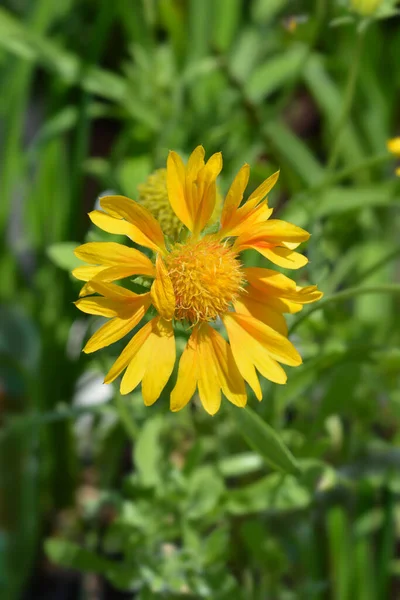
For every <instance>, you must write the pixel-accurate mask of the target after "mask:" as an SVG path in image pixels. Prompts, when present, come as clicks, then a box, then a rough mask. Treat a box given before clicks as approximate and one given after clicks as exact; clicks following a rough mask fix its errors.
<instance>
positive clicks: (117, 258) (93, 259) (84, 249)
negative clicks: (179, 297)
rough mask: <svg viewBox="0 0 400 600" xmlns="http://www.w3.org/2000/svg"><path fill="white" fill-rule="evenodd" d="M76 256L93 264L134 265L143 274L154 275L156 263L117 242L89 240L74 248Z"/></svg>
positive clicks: (137, 251)
mask: <svg viewBox="0 0 400 600" xmlns="http://www.w3.org/2000/svg"><path fill="white" fill-rule="evenodd" d="M74 253H75V256H77V257H78V258H79V259H80V260H83V261H85V262H87V263H89V264H92V265H109V266H113V265H115V266H123V265H126V266H134V267H136V268H138V269H140V270H139V271H138V273H140V274H141V275H149V276H150V277H152V276H154V265H153V263H152V262H151V260H150V259H149V258H148V257H147V256H146V255H145V254H143V253H142V252H140V251H139V250H136V249H135V248H129V247H128V246H124V245H123V244H117V243H116V242H89V243H87V244H82V246H79V247H78V248H75V250H74Z"/></svg>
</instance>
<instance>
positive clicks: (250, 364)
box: [223, 313, 287, 400]
mask: <svg viewBox="0 0 400 600" xmlns="http://www.w3.org/2000/svg"><path fill="white" fill-rule="evenodd" d="M246 318H247V319H252V317H244V316H243V315H239V314H234V313H231V314H229V315H225V317H224V318H223V321H224V323H225V327H226V329H227V331H228V337H229V341H230V343H231V348H232V352H233V355H234V357H235V360H236V363H237V365H238V367H239V370H240V372H241V374H242V376H243V377H244V378H245V379H246V381H247V382H248V383H249V385H250V386H251V387H252V388H253V389H254V392H255V394H256V396H257V398H258V400H261V398H262V394H261V389H260V387H259V383H258V378H257V376H256V374H255V370H254V368H257V370H258V371H259V372H260V373H261V374H262V375H263V376H264V377H266V378H267V379H269V380H270V381H273V382H274V383H278V384H283V383H286V379H287V377H286V373H285V371H284V370H283V369H282V367H281V366H280V365H279V364H278V363H277V362H276V360H274V358H273V357H272V356H271V353H270V351H269V348H267V347H266V346H265V345H264V344H263V343H261V342H260V340H259V339H257V338H256V337H254V336H253V335H252V333H251V332H249V331H248V329H247V328H246V327H243V319H246ZM254 320H255V319H254ZM261 325H262V324H261ZM281 337H283V336H281ZM254 383H256V385H254Z"/></svg>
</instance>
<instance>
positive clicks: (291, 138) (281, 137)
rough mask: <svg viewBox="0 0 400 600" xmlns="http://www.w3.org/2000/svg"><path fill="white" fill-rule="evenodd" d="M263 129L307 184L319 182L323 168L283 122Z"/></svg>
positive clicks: (272, 123) (276, 122)
mask: <svg viewBox="0 0 400 600" xmlns="http://www.w3.org/2000/svg"><path fill="white" fill-rule="evenodd" d="M264 131H265V133H266V135H267V136H268V138H269V139H270V141H271V144H272V145H273V146H274V148H275V149H276V150H277V152H278V156H281V157H282V158H283V159H284V160H285V161H286V162H287V163H288V164H289V165H290V166H291V167H292V168H293V170H294V171H295V172H296V173H297V174H298V176H299V177H300V178H301V179H302V180H303V181H304V183H307V184H308V185H316V184H318V183H321V181H322V179H323V177H324V169H323V167H322V165H321V163H320V162H319V161H318V160H317V159H316V158H315V157H314V155H313V154H312V152H311V151H310V149H309V148H308V147H307V146H306V144H305V143H304V142H303V141H302V140H301V139H300V138H299V137H298V136H297V135H296V134H295V133H293V132H292V131H291V130H290V129H289V128H288V127H287V125H285V123H283V122H280V121H278V120H274V121H270V122H269V123H267V124H266V126H265V128H264ZM297 225H298V223H297Z"/></svg>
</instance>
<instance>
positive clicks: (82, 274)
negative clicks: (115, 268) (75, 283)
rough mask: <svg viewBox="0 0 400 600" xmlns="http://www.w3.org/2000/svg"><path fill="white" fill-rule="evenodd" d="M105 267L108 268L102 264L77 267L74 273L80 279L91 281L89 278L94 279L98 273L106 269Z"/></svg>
mask: <svg viewBox="0 0 400 600" xmlns="http://www.w3.org/2000/svg"><path fill="white" fill-rule="evenodd" d="M104 269H107V266H104V265H101V266H99V267H93V266H84V267H76V269H74V270H73V271H72V275H73V276H74V277H75V278H76V279H79V280H80V281H89V279H93V277H96V275H98V274H99V273H101V271H104Z"/></svg>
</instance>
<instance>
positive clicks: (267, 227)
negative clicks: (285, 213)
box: [73, 146, 322, 414]
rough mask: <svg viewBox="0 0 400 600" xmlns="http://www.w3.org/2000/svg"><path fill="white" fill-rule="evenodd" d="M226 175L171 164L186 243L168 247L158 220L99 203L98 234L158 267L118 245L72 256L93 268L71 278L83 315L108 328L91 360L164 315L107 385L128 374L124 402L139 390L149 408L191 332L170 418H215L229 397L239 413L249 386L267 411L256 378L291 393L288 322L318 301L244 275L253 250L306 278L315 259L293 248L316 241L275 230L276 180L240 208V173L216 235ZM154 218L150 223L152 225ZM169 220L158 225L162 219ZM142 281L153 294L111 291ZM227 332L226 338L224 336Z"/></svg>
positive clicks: (256, 272) (271, 273) (266, 275)
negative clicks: (178, 326) (178, 345)
mask: <svg viewBox="0 0 400 600" xmlns="http://www.w3.org/2000/svg"><path fill="white" fill-rule="evenodd" d="M221 169H222V157H221V154H220V153H217V154H214V155H213V156H212V157H211V158H210V159H209V160H208V161H207V162H205V161H204V149H203V148H202V147H201V146H199V147H198V148H196V149H195V150H194V152H193V153H192V154H191V156H190V158H189V160H188V163H187V165H185V164H184V163H183V161H182V159H181V158H180V157H179V155H178V154H176V153H175V152H170V154H169V157H168V161H167V170H166V185H167V190H168V202H169V205H170V207H171V209H172V211H173V213H174V215H175V216H176V219H179V222H180V223H181V224H182V226H180V230H181V232H180V235H179V236H178V237H177V238H175V239H174V240H173V241H167V240H166V239H165V238H164V234H163V230H162V226H161V224H160V222H159V221H158V220H157V219H156V218H155V216H154V214H155V213H154V211H150V210H148V208H146V207H145V206H144V205H143V203H142V204H139V203H137V202H134V201H133V200H130V199H129V198H125V197H124V196H107V197H104V198H102V199H101V200H100V204H101V208H102V210H101V211H93V212H92V213H90V215H89V216H90V218H91V220H92V221H93V223H94V224H96V225H97V226H98V227H100V228H101V229H103V230H105V231H108V232H110V233H117V234H123V235H126V236H127V237H128V238H130V239H131V240H132V241H133V242H135V243H136V244H138V245H140V246H143V247H144V248H147V249H148V250H150V251H151V253H152V258H149V256H148V255H147V254H144V253H143V252H140V251H139V250H137V249H135V248H131V247H127V246H124V245H122V244H117V243H114V242H97V243H96V242H92V243H88V244H83V245H82V246H80V247H79V248H77V249H76V251H75V253H76V255H77V256H78V257H79V258H80V259H82V260H84V261H85V262H86V263H88V265H85V266H82V267H78V268H77V269H75V271H74V272H73V273H74V275H75V277H77V278H78V279H80V280H82V281H84V282H85V284H84V286H83V288H82V290H81V293H80V299H79V300H78V301H77V302H76V304H77V306H78V308H79V309H80V310H82V311H83V312H86V313H88V314H92V315H101V316H103V317H107V318H109V319H110V320H109V321H107V322H106V323H105V324H104V325H103V326H102V327H100V329H98V330H97V331H96V332H95V334H94V335H93V336H92V337H91V338H90V340H89V341H88V343H87V344H86V346H85V348H84V351H85V352H94V351H95V350H98V349H100V348H103V347H105V346H108V345H109V344H112V343H113V342H115V341H117V340H119V339H121V338H122V337H124V336H125V335H126V334H127V333H128V332H130V331H131V330H132V329H133V328H135V327H136V326H137V325H138V324H139V322H140V321H141V320H142V318H143V317H144V316H145V314H146V312H147V310H148V309H149V307H150V306H151V305H152V306H153V307H154V309H155V310H156V313H157V315H156V316H154V317H153V318H151V319H150V320H148V321H147V322H146V323H145V324H144V325H143V326H142V327H141V328H140V329H139V330H138V331H137V332H136V333H135V335H134V336H133V337H132V338H131V340H130V341H129V342H128V344H127V345H126V347H125V348H124V350H123V351H122V353H121V354H120V356H119V357H118V358H117V360H116V361H115V363H114V364H113V366H112V367H111V369H110V371H109V373H108V374H107V376H106V378H105V382H106V383H110V382H111V381H114V379H116V378H117V377H118V376H119V375H120V374H121V373H122V372H123V371H125V373H124V375H123V377H122V381H121V388H120V389H121V393H122V394H127V393H129V392H131V391H132V390H133V389H134V388H135V387H137V386H138V385H139V383H140V382H141V383H142V395H143V399H144V402H145V404H146V405H150V404H153V403H154V402H155V401H156V400H157V399H158V397H159V396H160V393H161V392H162V390H163V389H164V387H165V385H166V383H167V382H168V380H169V378H170V376H171V374H172V371H173V368H174V365H175V359H176V356H175V334H174V325H175V323H177V322H181V323H182V324H183V326H184V327H185V328H186V330H187V331H188V332H189V333H190V336H189V339H188V341H187V344H186V347H185V349H184V351H183V354H182V356H181V358H180V361H179V368H178V374H177V379H176V384H175V387H174V389H173V390H172V393H171V410H173V411H176V410H180V409H181V408H182V407H183V406H185V405H186V404H187V403H188V402H189V400H190V399H191V397H192V396H193V395H194V393H195V391H196V388H197V390H198V393H199V396H200V400H201V402H202V404H203V406H204V408H205V409H206V411H207V412H209V413H210V414H214V413H215V412H217V411H218V409H219V406H220V403H221V391H222V392H223V394H224V395H225V396H226V398H227V399H228V400H230V401H231V402H233V403H234V404H236V405H237V406H245V404H246V401H247V395H246V388H245V382H247V383H248V384H249V386H250V387H251V388H252V389H253V391H254V393H255V395H256V397H257V398H258V399H259V400H261V398H262V391H261V386H260V382H259V379H258V374H257V371H258V372H259V373H260V374H261V375H263V376H264V377H266V378H267V379H269V380H271V381H273V382H275V383H279V384H283V383H285V382H286V373H285V371H284V370H283V368H282V367H281V365H280V363H282V364H285V365H289V366H296V365H299V364H300V363H301V357H300V355H299V354H298V352H297V350H296V349H295V348H294V346H293V345H292V343H291V342H290V341H289V340H288V338H287V326H286V322H285V319H284V317H283V313H296V312H298V311H299V310H301V309H302V308H303V305H304V304H307V303H310V302H315V301H316V300H318V299H319V298H321V296H322V293H321V292H319V291H318V290H317V288H316V286H306V287H300V286H297V285H296V284H295V282H294V281H293V280H292V279H290V278H289V277H286V276H285V275H282V274H281V273H278V272H277V271H275V270H272V269H268V268H259V267H245V266H244V265H243V264H242V262H241V260H240V254H241V252H242V251H243V250H246V249H254V250H256V251H258V252H259V253H260V254H261V255H262V256H264V257H265V258H266V259H268V260H269V261H270V262H272V263H274V264H277V265H279V266H281V267H285V268H289V269H298V268H299V267H302V266H303V265H305V264H306V263H307V259H306V258H305V257H304V256H302V255H301V254H299V253H298V252H297V251H296V249H297V247H298V246H299V244H300V243H301V242H304V241H306V240H307V239H308V238H309V234H308V233H307V232H306V231H304V230H303V229H301V228H300V227H296V226H295V225H291V224H290V223H286V222H284V221H280V220H276V219H270V216H271V214H272V209H271V208H269V207H268V201H267V194H268V193H269V192H270V190H271V189H272V187H273V186H274V185H275V183H276V181H277V179H278V175H279V173H275V174H274V175H272V176H271V177H269V178H268V179H267V180H266V181H264V182H263V183H262V184H261V185H260V186H259V187H258V188H257V189H256V190H255V191H254V192H253V193H252V194H251V195H250V196H249V198H248V199H247V201H246V202H244V203H242V200H243V196H244V192H245V189H246V186H247V183H248V179H249V173H250V169H249V166H248V165H244V166H243V167H242V168H241V169H240V170H239V172H238V174H237V175H236V177H235V179H234V181H233V183H232V185H231V187H230V189H229V191H228V194H227V196H226V198H225V201H224V204H223V208H222V214H221V218H220V227H219V230H218V232H216V233H209V232H207V227H208V226H209V225H210V222H212V220H213V214H214V210H215V205H216V203H217V189H216V179H217V176H218V174H219V173H220V171H221ZM152 212H153V214H152ZM161 220H162V219H161ZM137 275H140V276H141V277H142V278H148V280H149V283H150V282H151V287H150V291H147V292H144V293H142V294H136V293H134V292H133V291H130V290H128V289H125V288H124V287H122V286H119V285H116V284H115V283H114V282H115V281H118V280H121V279H125V278H128V277H133V276H137ZM221 327H223V329H224V330H225V332H226V336H227V338H228V341H227V340H226V339H225V337H224V336H223V335H222V334H221V333H220V331H219V329H221Z"/></svg>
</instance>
